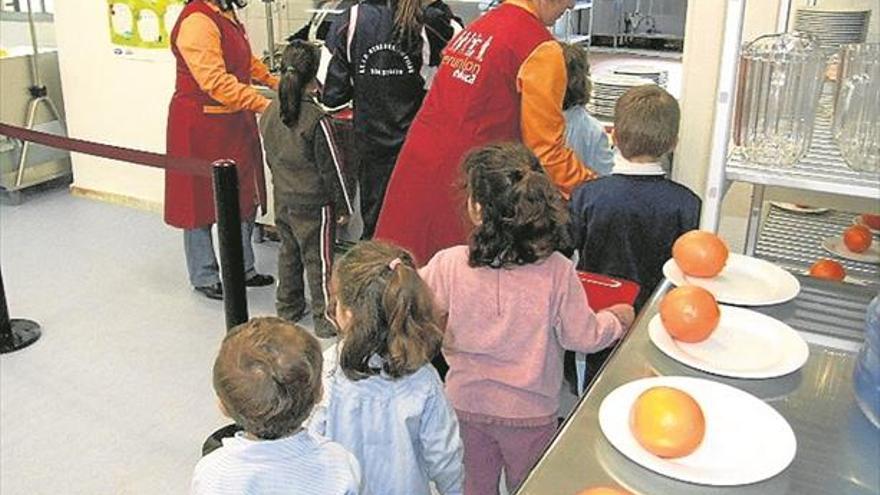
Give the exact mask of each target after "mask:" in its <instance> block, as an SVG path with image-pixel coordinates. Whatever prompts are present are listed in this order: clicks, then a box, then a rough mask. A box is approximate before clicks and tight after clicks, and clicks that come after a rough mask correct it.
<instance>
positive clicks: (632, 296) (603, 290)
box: [578, 272, 640, 311]
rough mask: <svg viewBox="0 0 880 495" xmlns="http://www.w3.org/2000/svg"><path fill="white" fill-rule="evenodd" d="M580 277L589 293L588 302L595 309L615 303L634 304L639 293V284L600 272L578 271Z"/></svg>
mask: <svg viewBox="0 0 880 495" xmlns="http://www.w3.org/2000/svg"><path fill="white" fill-rule="evenodd" d="M578 278H579V279H580V280H581V284H582V285H583V286H584V291H585V292H586V294H587V303H588V304H589V305H590V307H591V308H593V311H599V310H602V309H605V308H607V307H608V306H611V305H614V304H620V303H624V304H632V303H634V302H635V300H636V297H638V295H639V290H640V287H639V284H637V283H635V282H631V281H629V280H624V279H622V278H612V277H608V276H606V275H599V274H598V273H589V272H578Z"/></svg>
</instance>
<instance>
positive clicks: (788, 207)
mask: <svg viewBox="0 0 880 495" xmlns="http://www.w3.org/2000/svg"><path fill="white" fill-rule="evenodd" d="M770 204H771V205H773V206H775V207H777V208H779V209H781V210H785V211H790V212H792V213H809V214H819V213H827V212H828V211H829V209H828V208H817V207H815V206H798V205H796V204H794V203H783V202H781V201H771V202H770Z"/></svg>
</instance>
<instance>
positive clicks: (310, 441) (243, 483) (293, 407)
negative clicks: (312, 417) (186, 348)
mask: <svg viewBox="0 0 880 495" xmlns="http://www.w3.org/2000/svg"><path fill="white" fill-rule="evenodd" d="M321 363H322V358H321V347H320V345H318V341H317V340H315V338H314V337H312V336H311V335H309V334H308V333H307V332H306V331H305V330H303V329H302V328H300V327H298V326H296V325H293V324H291V323H287V322H285V321H284V320H281V319H279V318H254V319H252V320H251V321H249V322H247V323H245V324H242V325H239V326H237V327H235V328H233V329H232V331H231V332H230V334H229V335H228V336H227V337H226V339H224V340H223V345H222V346H221V347H220V353H219V354H218V355H217V360H216V361H215V362H214V390H215V391H216V392H217V397H218V398H219V399H220V406H221V409H222V410H223V412H224V413H225V414H227V415H228V416H230V417H232V419H234V420H235V422H236V423H237V424H238V425H240V426H242V427H243V428H244V431H241V432H239V433H238V434H236V436H234V437H230V438H226V439H225V440H224V441H223V446H222V447H220V448H219V449H217V450H215V451H213V452H211V453H210V454H208V455H207V456H205V457H203V458H202V459H201V460H200V461H199V463H198V464H197V465H196V469H195V472H194V473H193V480H192V487H191V493H192V494H194V495H201V494H230V495H232V494H235V495H242V494H246V495H266V494H272V493H277V494H281V493H285V494H286V493H298V494H313V495H336V494H338V495H349V494H351V495H356V494H357V493H359V492H360V489H359V486H360V468H359V467H358V463H357V460H355V458H354V457H353V456H352V455H351V454H350V453H348V452H346V451H345V449H343V448H342V446H340V445H339V444H337V443H334V442H331V441H329V440H327V439H326V438H323V437H321V436H320V435H316V434H315V433H312V432H309V431H306V430H304V429H303V428H302V426H301V425H302V423H303V421H304V420H305V419H306V417H307V416H308V415H309V413H310V412H311V410H312V407H313V406H314V405H315V403H316V402H317V401H318V400H319V399H320V398H321Z"/></svg>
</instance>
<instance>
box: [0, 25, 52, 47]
mask: <svg viewBox="0 0 880 495" xmlns="http://www.w3.org/2000/svg"><path fill="white" fill-rule="evenodd" d="M34 28H35V30H36V32H37V43H38V44H39V45H40V46H41V47H44V46H45V47H55V46H57V45H56V44H55V28H54V26H53V25H52V23H51V22H47V21H41V22H35V23H34ZM14 46H31V34H30V29H29V27H28V23H27V21H25V20H14V21H10V20H6V19H3V20H0V47H2V48H10V47H14Z"/></svg>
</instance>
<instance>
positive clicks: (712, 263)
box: [672, 230, 729, 277]
mask: <svg viewBox="0 0 880 495" xmlns="http://www.w3.org/2000/svg"><path fill="white" fill-rule="evenodd" d="M728 255H729V251H728V249H727V244H725V243H724V241H723V240H722V239H721V238H720V237H718V236H717V235H715V234H713V233H711V232H706V231H703V230H691V231H690V232H685V233H684V234H682V235H681V236H680V237H679V238H678V239H676V240H675V243H674V244H673V245H672V257H673V258H675V262H676V263H677V264H678V267H679V268H681V271H683V272H684V273H685V274H686V275H690V276H692V277H714V276H715V275H718V274H719V273H721V270H723V269H724V265H725V264H726V263H727V256H728Z"/></svg>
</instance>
